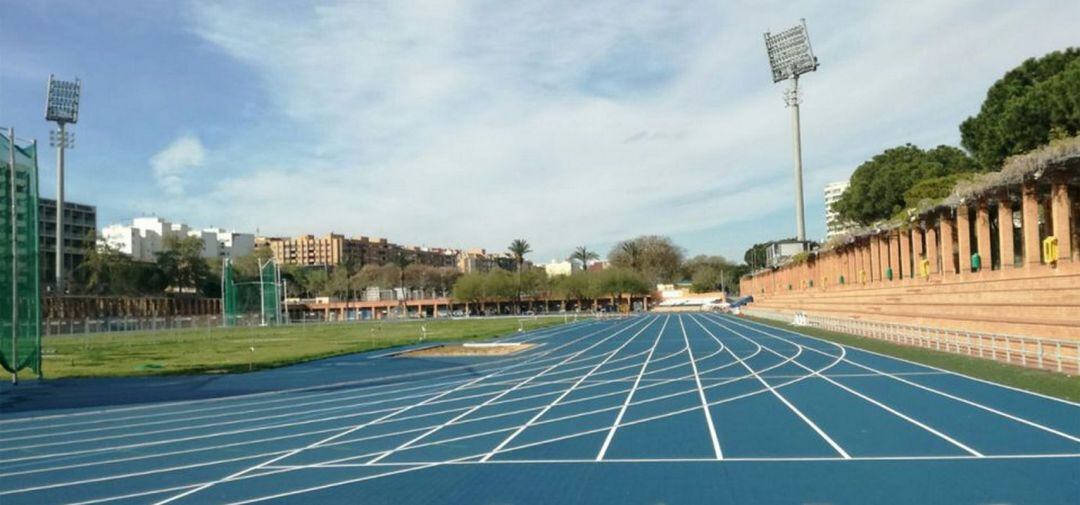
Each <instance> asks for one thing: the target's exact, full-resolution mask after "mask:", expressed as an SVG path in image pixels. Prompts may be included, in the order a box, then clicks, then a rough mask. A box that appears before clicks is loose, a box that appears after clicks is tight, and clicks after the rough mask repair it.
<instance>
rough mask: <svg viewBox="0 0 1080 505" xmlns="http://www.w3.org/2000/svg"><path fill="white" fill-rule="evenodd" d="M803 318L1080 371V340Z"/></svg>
mask: <svg viewBox="0 0 1080 505" xmlns="http://www.w3.org/2000/svg"><path fill="white" fill-rule="evenodd" d="M743 312H744V313H745V314H747V315H749V316H755V317H761V318H764V319H772V320H776V321H782V322H787V323H790V322H792V321H793V320H794V318H795V314H784V313H780V312H771V311H765V310H757V309H748V310H744V311H743ZM799 314H802V313H799ZM800 320H801V321H803V322H805V323H806V325H808V326H816V327H819V328H821V329H825V330H830V331H837V332H841V333H848V334H851V335H859V336H862V337H868V338H876V339H879V340H887V341H890V342H895V343H898V344H904V345H910V346H915V347H922V348H926V349H933V350H936V351H943V352H951V353H954V354H964V355H967V356H972V357H978V358H984V359H992V360H994V361H1001V362H1005V363H1010V364H1013V365H1020V366H1025V367H1031V368H1040V369H1043V370H1053V371H1056V372H1064V373H1077V372H1080V341H1070V340H1058V339H1050V338H1039V337H1023V336H1018V335H1003V334H999V333H987V332H981V331H967V330H959V329H952V328H935V327H929V326H915V325H907V324H899V323H888V322H881V321H867V320H864V319H843V318H837V317H828V316H815V315H806V314H802V317H801V318H800Z"/></svg>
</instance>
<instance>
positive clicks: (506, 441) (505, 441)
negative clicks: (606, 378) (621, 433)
mask: <svg viewBox="0 0 1080 505" xmlns="http://www.w3.org/2000/svg"><path fill="white" fill-rule="evenodd" d="M655 322H656V319H655V318H654V319H652V320H651V321H649V324H648V325H646V326H645V327H643V328H641V329H640V330H638V331H637V333H634V335H633V336H631V337H630V338H628V339H626V342H623V343H622V345H620V346H619V347H618V348H617V349H615V353H613V354H611V355H609V356H608V357H607V358H604V360H603V361H601V362H600V363H598V364H597V365H596V366H595V367H593V369H592V370H589V372H588V373H586V374H585V375H583V376H582V377H581V378H580V379H578V381H577V382H575V383H574V385H572V386H570V387H569V388H567V389H566V391H563V393H562V394H561V395H559V397H558V398H556V399H555V400H554V401H552V402H551V403H549V404H547V405H546V406H545V407H544V408H543V409H542V410H541V411H540V412H537V413H536V415H534V416H533V417H532V418H531V419H529V421H528V422H526V423H525V424H523V425H521V426H520V427H518V429H517V431H515V432H514V433H512V434H511V435H510V436H509V437H506V438H505V439H503V441H502V442H499V445H497V446H495V448H494V449H492V450H491V452H488V453H487V454H484V457H483V458H481V459H480V461H487V460H489V459H491V457H492V456H494V455H495V453H497V452H499V451H500V450H501V449H502V448H503V447H506V445H507V444H509V443H510V442H511V441H513V440H514V439H515V438H517V436H518V435H520V434H521V432H523V431H525V430H526V429H528V428H529V426H532V424H533V423H535V422H536V420H537V419H540V418H541V417H543V415H544V414H546V413H547V412H548V411H549V410H551V409H552V407H554V406H555V405H558V403H559V402H560V401H562V399H563V398H566V397H567V396H568V395H569V394H570V393H572V392H573V391H574V390H575V389H577V387H578V386H579V385H580V384H581V383H582V382H583V381H584V380H585V379H588V378H589V376H590V375H592V374H593V373H594V372H596V371H597V370H599V369H600V367H602V366H604V364H605V363H607V362H608V360H610V359H611V358H612V357H613V356H615V354H617V353H618V352H619V351H621V350H622V349H623V348H624V347H626V346H627V345H629V344H630V342H633V341H634V339H635V338H637V337H638V335H641V333H642V332H644V331H645V330H647V329H649V327H650V326H652V325H653V323H655Z"/></svg>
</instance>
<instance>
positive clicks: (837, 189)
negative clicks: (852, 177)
mask: <svg viewBox="0 0 1080 505" xmlns="http://www.w3.org/2000/svg"><path fill="white" fill-rule="evenodd" d="M848 185H849V183H848V181H839V182H833V183H830V184H826V185H825V230H826V231H825V240H826V241H828V240H829V239H831V238H833V237H835V236H837V235H839V234H841V233H844V232H847V231H850V230H851V229H853V228H854V225H852V224H851V223H848V222H845V221H841V220H840V216H839V215H838V214H837V213H836V212H835V211H833V209H832V205H833V204H834V203H836V202H837V201H839V200H840V197H841V196H842V195H843V194H844V191H846V190H847V188H848Z"/></svg>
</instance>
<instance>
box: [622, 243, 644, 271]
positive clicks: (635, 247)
mask: <svg viewBox="0 0 1080 505" xmlns="http://www.w3.org/2000/svg"><path fill="white" fill-rule="evenodd" d="M619 251H621V252H622V253H623V254H625V255H626V258H627V261H629V262H630V265H629V267H630V269H631V270H638V268H639V267H640V266H641V265H639V264H638V263H640V262H641V245H640V244H638V243H637V241H634V240H627V241H624V242H621V243H620V244H619Z"/></svg>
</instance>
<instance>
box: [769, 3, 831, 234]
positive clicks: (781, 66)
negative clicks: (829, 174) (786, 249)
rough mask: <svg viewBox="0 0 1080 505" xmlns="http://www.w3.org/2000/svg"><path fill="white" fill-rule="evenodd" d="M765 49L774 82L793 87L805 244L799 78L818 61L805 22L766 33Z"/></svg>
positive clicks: (798, 205)
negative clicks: (789, 82) (780, 30)
mask: <svg viewBox="0 0 1080 505" xmlns="http://www.w3.org/2000/svg"><path fill="white" fill-rule="evenodd" d="M765 49H766V51H767V52H768V54H769V66H771V67H772V76H773V82H774V83H776V82H780V81H785V80H788V79H790V80H791V88H789V89H788V91H787V92H786V93H785V95H784V100H785V102H786V103H787V106H788V107H791V121H792V123H793V124H794V128H795V226H796V229H797V231H798V234H797V237H798V240H799V241H800V242H804V241H806V217H805V215H804V210H805V209H804V207H803V182H802V135H801V132H800V129H799V128H800V126H799V76H800V75H802V74H805V73H807V72H813V71H815V70H817V67H818V61H817V58H816V57H815V56H814V52H813V50H812V49H811V48H810V35H809V34H808V33H807V30H806V20H805V19H802V20H800V23H799V24H798V25H795V26H794V27H792V28H788V29H787V30H784V31H782V32H779V33H776V34H771V33H769V32H765Z"/></svg>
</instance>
